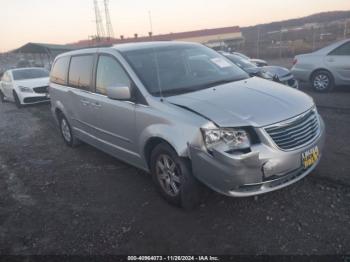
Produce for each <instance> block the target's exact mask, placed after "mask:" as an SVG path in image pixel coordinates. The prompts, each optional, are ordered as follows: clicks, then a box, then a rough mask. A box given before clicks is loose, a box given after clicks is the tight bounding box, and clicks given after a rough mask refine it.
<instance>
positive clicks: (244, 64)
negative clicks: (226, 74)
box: [224, 54, 257, 70]
mask: <svg viewBox="0 0 350 262" xmlns="http://www.w3.org/2000/svg"><path fill="white" fill-rule="evenodd" d="M224 56H225V57H226V58H228V59H229V60H230V61H231V62H233V63H235V64H236V65H238V66H239V67H240V68H242V69H244V70H245V69H249V68H255V67H257V66H256V65H255V64H253V63H252V62H250V61H249V60H247V59H244V58H243V57H241V56H238V55H232V54H224Z"/></svg>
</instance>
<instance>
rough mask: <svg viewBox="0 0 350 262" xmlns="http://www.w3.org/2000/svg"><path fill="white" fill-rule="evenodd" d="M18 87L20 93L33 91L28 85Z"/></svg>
mask: <svg viewBox="0 0 350 262" xmlns="http://www.w3.org/2000/svg"><path fill="white" fill-rule="evenodd" d="M18 88H19V90H20V91H21V92H22V93H33V90H32V89H31V88H29V87H25V86H19V87H18Z"/></svg>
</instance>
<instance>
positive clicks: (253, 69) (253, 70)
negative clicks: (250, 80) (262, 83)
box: [244, 66, 262, 75]
mask: <svg viewBox="0 0 350 262" xmlns="http://www.w3.org/2000/svg"><path fill="white" fill-rule="evenodd" d="M244 71H246V72H247V73H248V74H251V75H257V74H259V73H260V72H261V71H262V68H261V67H257V66H256V67H248V68H244Z"/></svg>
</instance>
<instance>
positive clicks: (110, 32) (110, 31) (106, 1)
mask: <svg viewBox="0 0 350 262" xmlns="http://www.w3.org/2000/svg"><path fill="white" fill-rule="evenodd" d="M103 3H104V7H105V16H106V29H107V37H108V38H114V30H113V26H112V22H111V17H110V15H109V0H104V1H103Z"/></svg>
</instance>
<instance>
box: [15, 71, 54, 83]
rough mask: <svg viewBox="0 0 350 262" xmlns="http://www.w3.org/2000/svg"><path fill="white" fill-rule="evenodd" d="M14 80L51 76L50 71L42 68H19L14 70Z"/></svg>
mask: <svg viewBox="0 0 350 262" xmlns="http://www.w3.org/2000/svg"><path fill="white" fill-rule="evenodd" d="M12 76H13V80H25V79H35V78H43V77H49V71H47V70H46V69H41V68H31V69H18V70H13V71H12Z"/></svg>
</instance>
